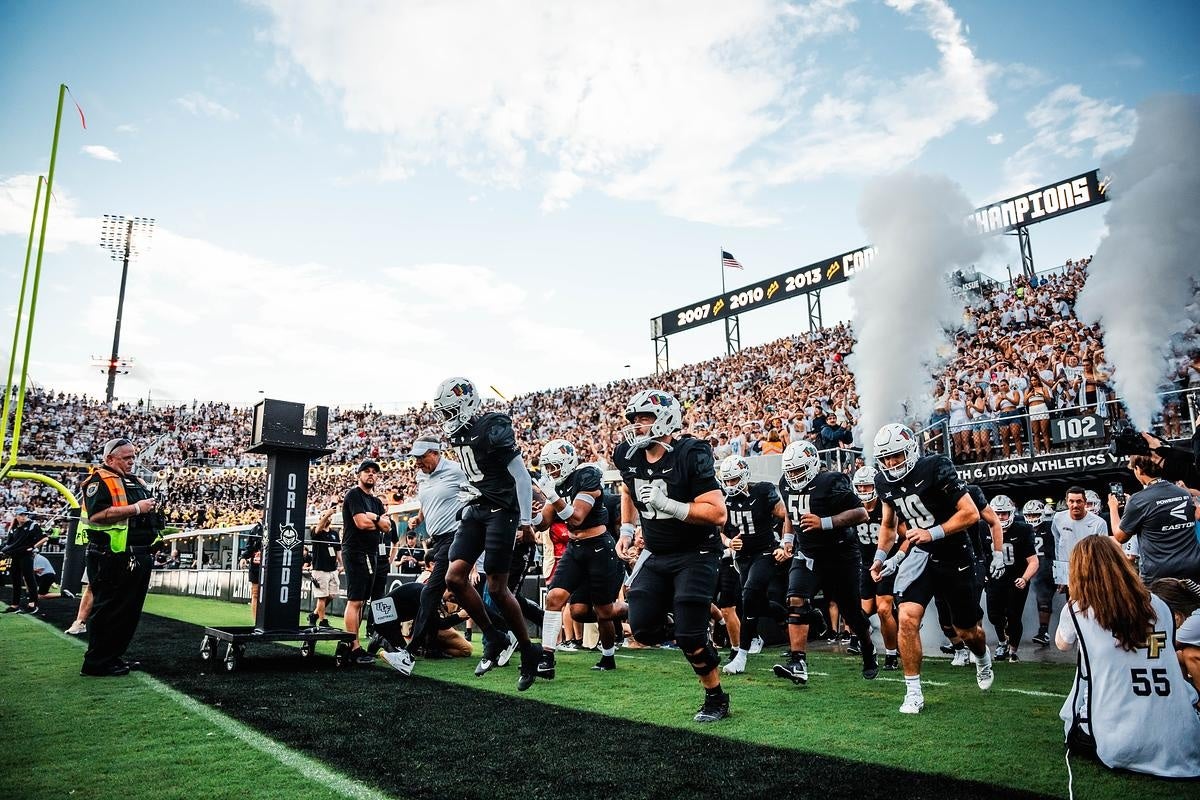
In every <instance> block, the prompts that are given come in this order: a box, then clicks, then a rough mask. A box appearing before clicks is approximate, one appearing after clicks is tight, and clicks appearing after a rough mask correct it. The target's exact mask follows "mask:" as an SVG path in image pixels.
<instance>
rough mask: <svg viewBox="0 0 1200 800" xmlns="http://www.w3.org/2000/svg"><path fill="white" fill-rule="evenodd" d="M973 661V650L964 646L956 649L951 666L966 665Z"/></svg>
mask: <svg viewBox="0 0 1200 800" xmlns="http://www.w3.org/2000/svg"><path fill="white" fill-rule="evenodd" d="M970 663H971V651H970V650H968V649H967V648H965V647H963V648H960V649H958V650H955V651H954V658H952V659H950V666H952V667H965V666H966V665H967V664H970Z"/></svg>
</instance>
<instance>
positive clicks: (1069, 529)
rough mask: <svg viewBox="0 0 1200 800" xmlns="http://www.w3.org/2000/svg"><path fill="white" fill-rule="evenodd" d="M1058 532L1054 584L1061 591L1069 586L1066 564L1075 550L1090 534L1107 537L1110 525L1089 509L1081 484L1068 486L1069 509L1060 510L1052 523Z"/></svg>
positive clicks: (1053, 528) (1085, 493)
mask: <svg viewBox="0 0 1200 800" xmlns="http://www.w3.org/2000/svg"><path fill="white" fill-rule="evenodd" d="M1050 530H1051V532H1052V533H1053V534H1054V583H1055V584H1056V585H1057V586H1058V591H1059V592H1060V593H1061V592H1062V591H1063V590H1064V588H1065V586H1066V567H1067V562H1069V561H1070V560H1071V551H1072V550H1074V549H1075V545H1076V544H1077V543H1078V542H1079V541H1080V540H1081V539H1086V538H1087V537H1089V536H1107V535H1108V526H1107V525H1105V524H1104V520H1103V519H1102V518H1100V517H1099V516H1097V515H1095V514H1093V513H1092V512H1090V511H1088V510H1087V491H1086V490H1085V489H1083V488H1082V487H1080V486H1072V487H1071V488H1070V489H1067V510H1066V511H1059V512H1058V513H1057V514H1055V515H1054V519H1053V520H1051V522H1050Z"/></svg>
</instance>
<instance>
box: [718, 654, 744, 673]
mask: <svg viewBox="0 0 1200 800" xmlns="http://www.w3.org/2000/svg"><path fill="white" fill-rule="evenodd" d="M745 671H746V651H745V650H738V651H737V655H736V656H734V657H733V660H732V661H730V662H729V663H728V664H726V665H725V666H723V667H721V672H724V673H725V674H726V675H741V674H742V673H743V672H745Z"/></svg>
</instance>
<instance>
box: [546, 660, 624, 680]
mask: <svg viewBox="0 0 1200 800" xmlns="http://www.w3.org/2000/svg"><path fill="white" fill-rule="evenodd" d="M616 668H617V657H616V656H600V660H599V661H597V662H596V663H595V664H593V665H592V669H594V670H596V671H597V672H612V671H613V670H614V669H616ZM538 677H539V678H540V677H541V675H540V674H539V675H538Z"/></svg>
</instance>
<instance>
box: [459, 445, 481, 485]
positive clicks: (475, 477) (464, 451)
mask: <svg viewBox="0 0 1200 800" xmlns="http://www.w3.org/2000/svg"><path fill="white" fill-rule="evenodd" d="M454 452H455V453H457V454H458V463H459V464H460V465H462V468H463V472H465V473H467V479H468V480H470V481H471V483H479V482H480V481H481V480H483V470H481V469H480V468H479V462H478V461H476V460H475V451H474V450H472V449H471V448H470V447H467V446H464V445H459V446H458V447H456V448H454Z"/></svg>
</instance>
